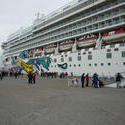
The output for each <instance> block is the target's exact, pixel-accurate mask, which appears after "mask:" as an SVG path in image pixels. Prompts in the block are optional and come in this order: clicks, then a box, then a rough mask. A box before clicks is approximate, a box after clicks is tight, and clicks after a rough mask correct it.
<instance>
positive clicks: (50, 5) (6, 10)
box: [0, 0, 72, 65]
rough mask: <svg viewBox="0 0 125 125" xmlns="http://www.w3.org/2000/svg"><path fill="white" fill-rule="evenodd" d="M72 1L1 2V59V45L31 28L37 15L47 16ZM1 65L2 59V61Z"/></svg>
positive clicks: (30, 0) (2, 0)
mask: <svg viewBox="0 0 125 125" xmlns="http://www.w3.org/2000/svg"><path fill="white" fill-rule="evenodd" d="M71 1H72V0H0V57H1V54H2V50H1V43H2V42H3V41H6V39H7V37H8V35H10V34H11V33H13V32H15V31H17V30H18V29H19V28H20V27H27V26H30V25H31V24H32V22H33V20H34V19H35V14H36V13H38V12H39V13H41V14H42V13H44V14H45V15H47V14H49V13H51V12H52V11H54V10H56V9H58V8H60V7H62V6H64V5H65V4H67V3H69V2H71ZM0 65H1V59H0Z"/></svg>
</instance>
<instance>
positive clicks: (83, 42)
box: [77, 34, 97, 47]
mask: <svg viewBox="0 0 125 125" xmlns="http://www.w3.org/2000/svg"><path fill="white" fill-rule="evenodd" d="M96 40H97V36H96V35H93V34H89V35H85V36H83V37H81V38H79V39H78V42H77V43H78V47H86V46H91V45H94V44H95V43H96Z"/></svg>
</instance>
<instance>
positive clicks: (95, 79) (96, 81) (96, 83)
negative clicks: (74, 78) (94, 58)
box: [93, 73, 99, 88]
mask: <svg viewBox="0 0 125 125" xmlns="http://www.w3.org/2000/svg"><path fill="white" fill-rule="evenodd" d="M98 81H99V79H98V75H97V74H96V73H94V75H93V85H94V87H95V88H98V87H99V86H98Z"/></svg>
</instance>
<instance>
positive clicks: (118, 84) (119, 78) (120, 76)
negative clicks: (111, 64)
mask: <svg viewBox="0 0 125 125" xmlns="http://www.w3.org/2000/svg"><path fill="white" fill-rule="evenodd" d="M121 79H124V77H123V76H122V75H121V74H120V73H117V75H116V84H117V88H120V84H121Z"/></svg>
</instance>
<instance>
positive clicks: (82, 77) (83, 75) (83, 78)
mask: <svg viewBox="0 0 125 125" xmlns="http://www.w3.org/2000/svg"><path fill="white" fill-rule="evenodd" d="M84 81H85V73H83V74H82V76H81V83H82V88H84Z"/></svg>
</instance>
